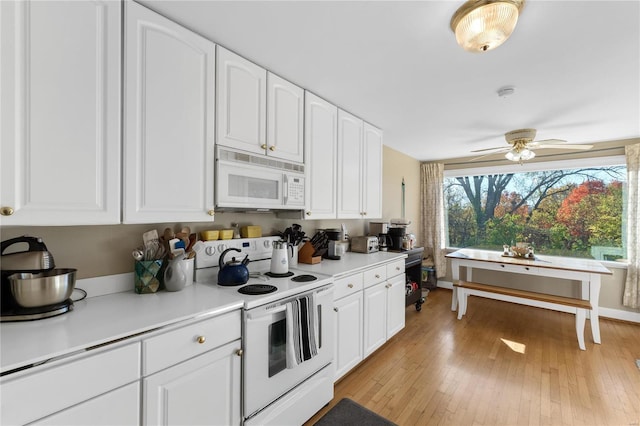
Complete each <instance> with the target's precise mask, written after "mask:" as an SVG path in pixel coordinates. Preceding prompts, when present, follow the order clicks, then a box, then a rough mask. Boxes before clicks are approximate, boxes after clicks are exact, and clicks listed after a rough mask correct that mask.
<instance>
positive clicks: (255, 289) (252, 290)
mask: <svg viewBox="0 0 640 426" xmlns="http://www.w3.org/2000/svg"><path fill="white" fill-rule="evenodd" d="M277 289H278V287H276V286H273V285H269V284H249V285H245V286H244V287H240V288H239V289H238V293H242V294H250V295H256V294H267V293H273V292H274V291H276V290H277Z"/></svg>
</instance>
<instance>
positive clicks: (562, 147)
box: [535, 144, 593, 150]
mask: <svg viewBox="0 0 640 426" xmlns="http://www.w3.org/2000/svg"><path fill="white" fill-rule="evenodd" d="M535 148H536V149H537V148H555V149H577V150H587V149H591V148H593V145H569V144H566V145H554V144H551V145H547V144H541V145H537V146H535Z"/></svg>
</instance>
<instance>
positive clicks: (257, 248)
mask: <svg viewBox="0 0 640 426" xmlns="http://www.w3.org/2000/svg"><path fill="white" fill-rule="evenodd" d="M279 239H280V238H279V237H261V238H241V239H232V240H221V241H207V242H204V244H203V245H199V247H198V249H197V256H196V261H195V281H196V282H197V283H206V284H209V285H215V286H217V287H216V288H217V291H220V292H223V293H226V294H230V295H236V296H237V297H239V298H241V299H242V300H243V301H244V310H243V316H242V317H243V349H244V353H243V357H242V372H243V374H242V376H243V379H242V384H243V386H242V394H243V397H242V398H243V404H242V405H243V424H245V425H268V424H273V425H276V424H277V425H280V424H303V423H304V422H305V421H306V420H308V419H309V418H311V417H312V416H313V415H314V414H315V413H316V412H317V411H318V410H320V409H321V408H322V407H323V406H324V405H326V404H327V403H329V401H331V399H332V398H333V366H332V364H331V363H332V361H333V355H334V349H333V347H334V346H333V345H334V335H333V333H334V330H333V327H334V325H333V323H334V313H333V278H332V277H331V276H326V275H321V274H315V273H314V274H309V273H307V272H304V271H299V270H296V269H295V268H289V271H290V272H291V273H292V274H291V276H287V277H274V276H269V275H268V274H269V269H270V264H271V261H270V258H271V253H272V250H273V247H272V243H273V241H278V240H279ZM229 248H236V249H238V250H240V253H238V252H236V251H232V252H228V253H227V254H226V255H225V257H224V259H223V261H224V262H227V261H229V260H231V258H232V257H233V256H235V257H236V259H237V260H242V259H244V257H245V256H248V258H249V260H250V262H249V263H248V265H247V267H248V269H249V272H250V275H249V281H248V282H247V283H245V284H242V285H238V286H221V285H218V284H217V275H218V271H219V269H220V268H219V261H220V256H221V255H222V254H223V252H224V251H225V250H227V249H229ZM298 279H302V281H298ZM251 287H257V288H264V287H268V289H269V290H270V292H268V293H264V294H244V293H241V292H239V290H243V289H247V288H251ZM294 305H295V306H296V309H297V311H296V312H297V314H296V315H299V317H300V318H302V320H300V319H299V317H298V316H292V307H293V306H294ZM301 307H302V308H301ZM292 318H298V321H292ZM294 322H295V323H296V324H297V325H298V326H292V323H294ZM301 324H304V327H299V326H300V325H301ZM302 328H304V331H301V330H302ZM293 330H297V331H293ZM292 336H295V337H292ZM311 336H313V337H311ZM311 347H313V349H311ZM294 348H295V349H294ZM300 348H303V350H299V349H300ZM295 350H299V355H298V357H297V359H296V356H294V355H292V352H294V351H295Z"/></svg>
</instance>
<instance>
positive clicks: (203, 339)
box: [196, 336, 207, 344]
mask: <svg viewBox="0 0 640 426" xmlns="http://www.w3.org/2000/svg"><path fill="white" fill-rule="evenodd" d="M196 341H197V342H198V343H200V344H203V343H204V342H206V341H207V338H206V337H204V336H198V338H197V339H196Z"/></svg>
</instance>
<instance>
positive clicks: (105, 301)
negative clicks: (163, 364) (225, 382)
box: [0, 252, 407, 372]
mask: <svg viewBox="0 0 640 426" xmlns="http://www.w3.org/2000/svg"><path fill="white" fill-rule="evenodd" d="M405 257H407V255H406V254H405V253H392V252H378V253H372V254H362V253H350V252H349V253H345V254H344V255H343V256H342V258H341V259H340V260H329V259H323V260H322V262H320V263H319V264H316V265H308V264H303V263H298V265H297V266H296V267H295V268H296V269H298V270H302V271H306V272H309V273H316V274H325V275H331V276H333V277H334V278H340V277H341V276H346V275H349V274H352V273H356V272H359V271H361V270H364V269H366V268H369V267H373V266H376V265H381V264H384V263H388V262H391V261H394V260H398V259H404V258H405ZM78 286H79V287H82V285H81V284H79V285H78ZM132 287H133V284H132ZM242 306H243V301H242V299H241V298H239V297H237V296H233V295H232V294H230V293H229V292H223V291H218V288H217V286H216V285H215V284H203V283H195V284H193V285H191V286H188V287H186V288H185V289H183V290H182V291H178V292H167V291H159V292H157V293H154V294H136V293H135V292H134V291H133V290H131V291H125V292H120V293H113V294H107V295H103V296H97V297H89V298H87V299H85V300H82V301H79V302H76V303H75V305H74V309H73V311H71V312H68V313H65V314H62V315H59V316H57V317H53V318H46V319H42V320H36V321H25V322H11V323H8V322H3V323H0V341H1V345H0V372H6V371H10V370H14V369H16V368H19V367H23V366H27V365H30V364H37V363H40V362H42V361H46V360H48V359H51V358H54V357H58V356H63V355H67V354H72V353H74V352H77V351H81V350H84V349H86V348H89V347H92V346H95V345H100V344H103V343H107V342H111V341H114V340H117V339H122V338H126V337H129V336H134V335H137V334H139V333H144V332H148V331H151V330H154V329H156V328H160V327H164V326H168V325H171V324H177V323H179V322H181V321H187V320H194V319H198V318H205V317H208V316H215V315H220V314H223V313H226V312H229V311H232V310H235V309H241V308H242Z"/></svg>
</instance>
